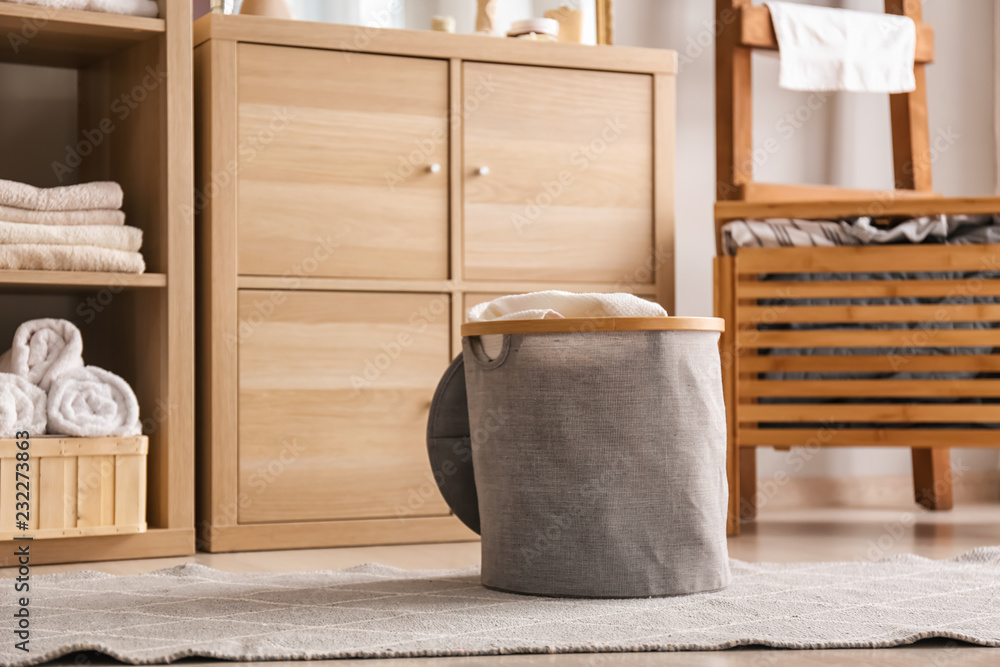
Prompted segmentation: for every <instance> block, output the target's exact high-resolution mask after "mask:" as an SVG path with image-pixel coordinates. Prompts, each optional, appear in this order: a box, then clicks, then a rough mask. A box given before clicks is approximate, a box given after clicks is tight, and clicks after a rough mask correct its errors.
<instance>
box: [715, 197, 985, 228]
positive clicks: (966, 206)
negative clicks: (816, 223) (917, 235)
mask: <svg viewBox="0 0 1000 667" xmlns="http://www.w3.org/2000/svg"><path fill="white" fill-rule="evenodd" d="M982 213H1000V197H905V198H902V197H901V198H897V197H893V196H892V191H891V190H888V191H886V192H885V193H884V196H876V197H871V198H866V199H841V200H837V199H830V200H826V201H814V200H809V201H797V202H796V201H782V202H745V201H719V202H716V203H715V219H716V220H717V221H721V220H736V219H740V218H806V219H808V218H823V219H829V218H836V217H851V216H859V215H870V216H873V217H880V216H920V215H941V214H951V215H958V214H966V215H975V214H982Z"/></svg>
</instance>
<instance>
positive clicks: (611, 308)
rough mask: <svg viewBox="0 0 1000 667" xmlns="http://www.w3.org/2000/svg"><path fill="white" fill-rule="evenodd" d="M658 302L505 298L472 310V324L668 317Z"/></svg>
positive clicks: (554, 294)
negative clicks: (561, 318)
mask: <svg viewBox="0 0 1000 667" xmlns="http://www.w3.org/2000/svg"><path fill="white" fill-rule="evenodd" d="M666 316H667V311H666V310H665V309H664V308H663V306H661V305H660V304H658V303H653V302H652V301H647V300H646V299H642V298H640V297H637V296H636V295H634V294H624V293H614V294H600V293H589V294H576V293H573V292H560V291H557V290H549V291H546V292H532V293H530V294H514V295H511V296H502V297H500V298H499V299H493V300H492V301H488V302H486V303H481V304H479V305H476V306H473V307H472V308H470V309H469V313H468V319H469V321H470V322H486V321H489V320H543V319H552V318H560V317H666Z"/></svg>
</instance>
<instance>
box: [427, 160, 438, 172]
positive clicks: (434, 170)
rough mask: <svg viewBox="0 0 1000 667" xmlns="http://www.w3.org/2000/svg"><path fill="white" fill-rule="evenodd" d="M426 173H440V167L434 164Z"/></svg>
mask: <svg viewBox="0 0 1000 667" xmlns="http://www.w3.org/2000/svg"><path fill="white" fill-rule="evenodd" d="M427 171H429V172H431V173H432V174H436V173H438V172H440V171H441V165H439V164H438V163H437V162H435V163H434V164H432V165H430V166H429V167H427Z"/></svg>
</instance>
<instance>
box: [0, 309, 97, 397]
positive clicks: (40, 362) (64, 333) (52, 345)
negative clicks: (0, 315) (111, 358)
mask: <svg viewBox="0 0 1000 667" xmlns="http://www.w3.org/2000/svg"><path fill="white" fill-rule="evenodd" d="M81 366H83V336H81V335H80V330H79V329H77V328H76V325H75V324H73V323H72V322H70V321H68V320H59V319H51V318H46V319H40V320H28V321H27V322H25V323H24V324H22V325H21V326H19V327H18V328H17V331H15V332H14V342H13V345H12V346H11V348H10V349H9V350H7V351H6V352H4V354H3V355H2V356H0V372H3V373H13V374H14V375H19V376H21V377H23V378H24V379H25V380H27V381H28V382H30V383H32V384H36V385H38V386H39V387H41V388H42V389H43V390H45V391H48V389H49V387H50V386H51V385H52V380H53V379H54V378H55V377H57V376H58V375H60V374H61V373H64V372H66V371H69V370H72V369H74V368H80V367H81Z"/></svg>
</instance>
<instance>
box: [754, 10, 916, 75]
mask: <svg viewBox="0 0 1000 667" xmlns="http://www.w3.org/2000/svg"><path fill="white" fill-rule="evenodd" d="M764 4H766V5H767V7H768V9H770V10H771V21H772V22H773V23H774V33H775V35H776V36H777V38H778V49H779V52H780V58H781V75H780V84H781V87H782V88H787V89H789V90H815V91H837V90H844V91H849V92H855V93H905V92H910V91H912V90H913V89H914V88H916V80H915V78H914V76H913V60H914V56H915V53H916V48H917V30H916V24H914V22H913V19H911V18H909V17H906V16H896V15H893V14H876V13H873V12H857V11H852V10H848V9H830V8H827V7H815V6H811V5H800V4H796V3H791V2H766V3H764Z"/></svg>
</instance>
